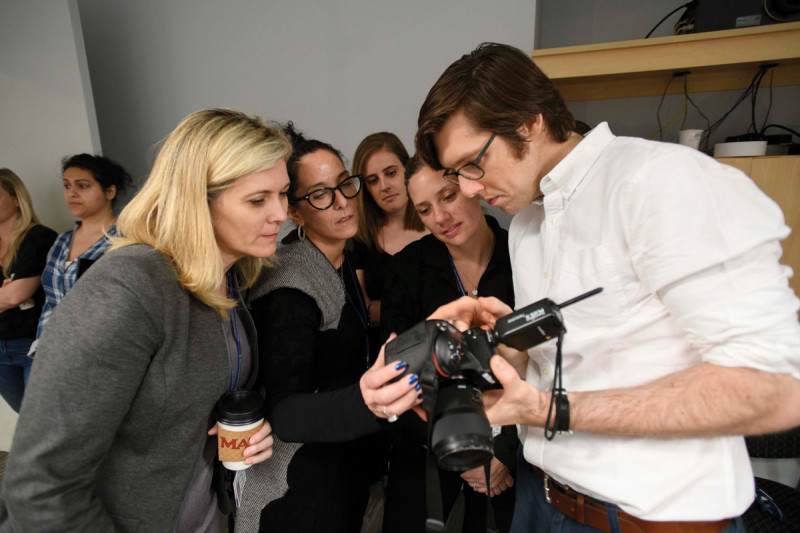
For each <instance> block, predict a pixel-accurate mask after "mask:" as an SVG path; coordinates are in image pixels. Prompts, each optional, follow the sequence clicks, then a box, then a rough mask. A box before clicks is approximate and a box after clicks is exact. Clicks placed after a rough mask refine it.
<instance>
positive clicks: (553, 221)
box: [550, 218, 558, 226]
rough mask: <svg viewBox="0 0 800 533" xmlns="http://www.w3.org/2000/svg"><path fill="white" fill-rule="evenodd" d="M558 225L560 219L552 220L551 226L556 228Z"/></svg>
mask: <svg viewBox="0 0 800 533" xmlns="http://www.w3.org/2000/svg"><path fill="white" fill-rule="evenodd" d="M556 224H558V219H555V218H551V219H550V225H552V226H555V225H556Z"/></svg>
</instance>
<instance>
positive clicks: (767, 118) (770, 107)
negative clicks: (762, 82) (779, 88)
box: [759, 69, 775, 135]
mask: <svg viewBox="0 0 800 533" xmlns="http://www.w3.org/2000/svg"><path fill="white" fill-rule="evenodd" d="M774 78H775V69H772V70H770V71H769V105H768V106H767V113H766V115H764V122H763V123H762V124H761V131H760V132H759V133H761V135H764V128H765V127H766V125H767V120H769V113H770V111H772V81H773V79H774Z"/></svg>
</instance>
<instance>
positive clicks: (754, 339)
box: [509, 123, 800, 521]
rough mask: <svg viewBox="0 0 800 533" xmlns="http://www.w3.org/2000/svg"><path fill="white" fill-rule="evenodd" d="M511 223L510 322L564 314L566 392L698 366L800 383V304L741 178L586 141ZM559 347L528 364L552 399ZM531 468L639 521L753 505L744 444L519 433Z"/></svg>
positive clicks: (783, 232) (770, 207)
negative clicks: (526, 313) (515, 317)
mask: <svg viewBox="0 0 800 533" xmlns="http://www.w3.org/2000/svg"><path fill="white" fill-rule="evenodd" d="M541 190H542V192H543V193H544V198H543V199H542V200H541V201H537V202H534V203H532V204H531V205H530V206H528V207H527V208H526V209H524V210H523V211H522V212H520V213H519V214H518V215H517V216H516V217H514V220H513V221H512V223H511V227H510V232H509V248H510V255H511V261H512V269H513V275H514V290H515V295H516V302H517V306H518V307H523V306H525V305H527V304H530V303H532V302H535V301H537V300H540V299H542V298H545V297H547V298H551V299H552V300H554V301H555V302H556V303H559V302H563V301H565V300H567V299H569V298H572V297H574V296H577V295H579V294H581V293H584V292H586V291H589V290H591V289H594V288H596V287H602V288H603V292H602V293H600V294H598V295H596V296H592V297H591V298H588V299H586V300H584V301H582V302H579V303H576V304H575V305H573V306H570V307H568V308H566V309H564V311H563V315H564V321H565V325H566V328H567V334H566V337H565V341H564V348H563V366H562V368H563V384H564V388H565V389H566V390H567V391H591V390H606V389H612V388H625V387H634V386H638V385H642V384H645V383H648V382H651V381H654V380H656V379H658V378H661V377H663V376H666V375H669V374H672V373H675V372H679V371H681V370H684V369H687V368H690V367H692V366H695V365H698V364H700V363H702V362H708V363H713V364H717V365H721V366H726V367H748V368H755V369H758V370H764V371H768V372H777V373H786V374H792V375H794V376H795V377H797V378H800V325H798V321H797V310H798V307H800V306H799V305H798V300H797V298H796V296H795V295H794V292H793V291H792V289H791V288H789V286H788V278H789V277H790V276H791V269H789V268H788V267H785V266H782V265H780V264H779V263H778V259H779V258H780V254H781V248H780V244H779V240H780V239H783V238H785V237H786V236H787V235H788V233H789V229H788V228H787V227H786V226H785V225H784V222H783V215H782V213H781V211H780V208H779V207H778V206H777V205H776V204H775V203H774V202H773V201H772V200H770V199H769V198H768V197H766V196H765V195H764V194H763V193H762V192H761V191H760V190H759V189H758V188H757V187H756V186H755V184H754V183H753V182H752V181H751V180H750V179H749V178H748V177H747V176H746V175H744V174H743V173H742V172H740V171H738V170H736V169H734V168H732V167H729V166H726V165H722V164H720V163H718V162H716V161H714V160H713V159H712V158H710V157H708V156H706V155H704V154H702V153H700V152H698V151H697V150H693V149H691V148H687V147H684V146H680V145H675V144H668V143H658V142H652V141H646V140H643V139H636V138H626V137H615V136H614V135H613V134H612V133H611V131H610V130H609V128H608V126H607V124H605V123H603V124H601V125H599V126H597V127H596V128H595V129H594V130H592V131H591V132H590V133H589V134H588V135H587V137H586V138H584V139H583V140H582V141H581V142H580V143H579V144H578V145H577V147H576V148H575V149H573V150H572V152H570V153H569V154H568V155H567V157H565V158H564V159H563V160H562V161H560V162H559V163H558V165H556V167H555V168H554V169H553V170H552V171H551V172H550V173H549V174H548V175H547V176H545V177H544V178H543V179H542V181H541ZM555 352H556V347H555V342H553V341H551V342H549V343H546V344H543V345H540V346H538V347H534V348H532V349H531V350H530V351H529V354H530V360H529V364H528V371H527V381H528V382H530V383H531V384H533V385H534V386H536V387H537V388H538V389H540V390H550V389H551V388H552V381H553V364H554V361H555ZM520 440H521V441H522V442H523V443H524V454H525V458H526V459H527V460H528V461H529V462H530V463H532V464H535V465H538V466H540V467H541V468H542V469H543V470H545V471H546V472H548V473H549V474H551V475H552V476H553V477H554V478H555V479H557V480H558V481H560V482H562V483H565V484H567V485H569V486H570V487H572V488H574V489H575V490H577V491H579V492H583V493H585V494H587V495H589V496H592V497H595V498H598V499H601V500H605V501H609V502H613V503H616V504H617V505H619V506H620V507H621V508H622V509H623V510H624V511H626V512H628V513H630V514H632V515H635V516H638V517H640V518H643V519H646V520H659V521H664V520H687V521H688V520H718V519H722V518H728V517H733V516H738V515H740V514H742V513H743V512H744V511H745V510H746V509H747V507H748V506H749V504H750V503H751V501H752V500H753V474H752V472H751V469H750V462H749V458H748V455H747V450H746V448H745V445H744V439H743V438H742V437H714V438H681V439H678V438H674V439H655V438H639V437H620V436H606V435H596V434H586V433H580V432H575V433H573V434H571V435H570V434H559V435H556V437H555V439H554V440H552V441H547V440H546V439H545V438H544V436H543V431H542V429H541V428H532V427H523V428H521V432H520Z"/></svg>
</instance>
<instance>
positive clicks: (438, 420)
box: [384, 298, 566, 471]
mask: <svg viewBox="0 0 800 533" xmlns="http://www.w3.org/2000/svg"><path fill="white" fill-rule="evenodd" d="M564 332H566V328H564V322H563V318H562V316H561V312H560V310H559V306H558V305H556V304H555V303H554V302H553V301H552V300H549V299H547V298H545V299H543V300H540V301H538V302H536V303H533V304H531V305H529V306H526V307H524V308H522V309H520V310H519V311H515V312H513V313H510V314H509V315H506V316H505V317H503V318H501V319H499V320H498V321H497V323H496V324H495V327H494V329H492V330H484V329H480V328H473V329H470V330H467V331H464V332H461V331H459V330H458V329H456V328H455V327H453V326H452V325H451V324H450V323H448V322H446V321H444V320H427V321H424V322H420V323H419V324H417V325H415V326H414V327H412V328H411V329H409V330H408V331H406V332H404V333H403V334H401V335H400V336H398V337H397V338H396V339H394V340H392V341H391V342H389V343H388V344H387V345H386V348H385V352H384V355H385V360H386V363H387V364H390V363H395V362H399V361H405V362H406V364H407V365H408V366H407V367H406V371H405V373H404V375H408V374H417V375H418V376H419V378H420V383H421V385H422V394H423V397H422V406H423V408H424V409H425V411H426V413H427V414H428V427H429V430H428V433H429V442H428V445H429V449H430V450H431V451H432V452H433V453H434V454H435V455H436V458H437V461H438V463H439V466H440V467H441V468H443V469H445V470H453V471H465V470H469V469H471V468H475V467H477V466H481V465H483V464H485V463H487V462H489V461H490V460H491V459H492V456H493V455H494V453H493V439H492V429H491V427H490V426H489V420H488V419H487V418H486V414H485V412H484V408H483V394H482V392H483V391H485V390H489V389H497V388H501V386H500V384H499V382H498V381H497V379H496V378H495V376H494V374H493V373H492V370H491V367H490V366H489V361H490V359H491V358H492V356H493V355H494V354H495V353H497V345H498V344H500V343H503V344H506V345H507V346H510V347H512V348H515V349H517V350H527V349H529V348H532V347H533V346H536V345H538V344H541V343H543V342H546V341H548V340H550V339H552V338H556V337H558V335H559V334H561V333H564ZM401 377H402V376H401Z"/></svg>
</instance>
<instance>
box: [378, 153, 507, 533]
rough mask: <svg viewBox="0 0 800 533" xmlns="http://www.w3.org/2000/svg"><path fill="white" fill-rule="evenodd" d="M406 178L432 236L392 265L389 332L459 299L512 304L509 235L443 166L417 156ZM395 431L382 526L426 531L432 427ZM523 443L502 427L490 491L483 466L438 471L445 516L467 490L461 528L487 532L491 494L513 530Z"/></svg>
mask: <svg viewBox="0 0 800 533" xmlns="http://www.w3.org/2000/svg"><path fill="white" fill-rule="evenodd" d="M406 183H407V186H408V193H409V197H410V198H411V201H412V202H413V203H414V207H415V208H416V210H417V213H418V214H419V216H420V218H421V219H422V221H423V223H424V224H425V226H426V227H427V228H428V229H429V230H430V231H431V235H428V236H426V237H423V238H422V239H420V240H419V241H417V242H415V243H412V244H410V245H409V246H407V247H406V248H405V249H404V250H403V251H402V252H400V253H398V254H397V255H395V256H394V257H393V258H392V260H391V261H390V263H389V268H388V271H387V273H386V282H385V286H384V293H383V302H382V307H383V319H382V323H381V329H382V331H383V333H384V335H385V336H388V334H389V333H390V332H396V333H402V332H403V331H405V330H407V329H408V328H410V327H411V326H413V325H414V324H416V323H418V322H420V321H421V320H424V319H425V318H426V317H428V316H429V315H430V314H431V313H433V312H434V311H435V310H436V309H437V308H438V307H440V306H441V305H444V304H446V303H448V302H451V301H453V300H455V299H457V298H459V297H460V296H472V297H477V296H495V297H497V298H499V299H500V300H502V301H503V302H505V303H506V304H508V305H510V306H512V307H513V305H514V292H513V285H512V280H511V264H510V261H509V257H508V232H506V231H505V230H503V229H501V228H500V227H499V225H498V224H497V221H495V220H494V219H493V218H491V217H485V216H484V214H483V212H482V210H481V207H480V203H479V199H478V198H467V197H466V196H464V195H463V194H462V193H461V190H460V189H459V186H458V184H457V183H451V182H449V181H447V180H446V179H444V177H443V173H442V172H441V171H434V170H432V169H431V168H430V167H427V166H425V165H424V164H422V163H421V162H420V161H419V159H417V158H416V156H415V157H414V158H412V159H411V161H410V162H409V164H408V167H407V169H406ZM393 429H394V431H393V432H392V436H393V438H394V447H393V449H392V453H391V456H390V467H389V484H388V487H387V495H386V507H385V514H384V522H383V531H384V533H394V532H397V533H400V532H403V533H407V532H417V531H418V532H422V531H424V524H425V518H426V516H425V514H426V505H425V454H426V449H425V448H424V445H425V438H426V424H425V422H423V421H422V420H421V419H420V418H419V417H418V416H417V415H416V414H414V413H408V414H405V415H403V416H401V417H400V421H399V422H398V424H397V427H395V428H393ZM495 431H496V432H497V431H500V429H499V428H498V429H496V430H495ZM518 446H519V440H518V438H517V432H516V428H515V427H513V426H508V427H504V428H502V431H500V432H499V434H496V436H495V458H493V459H492V463H491V470H492V474H491V478H490V486H489V487H488V490H487V487H486V481H485V474H484V471H483V467H480V468H475V469H472V470H469V471H467V472H464V473H462V474H461V475H459V474H458V473H455V472H447V471H441V470H440V472H439V477H440V482H441V489H442V500H443V504H444V512H445V516H447V514H448V513H449V512H450V509H451V507H452V506H453V503H454V501H455V499H456V497H457V496H458V493H459V491H461V490H463V491H464V496H465V500H466V511H465V517H464V529H463V531H470V532H472V531H475V532H478V531H481V532H482V533H483V532H485V531H486V529H485V523H486V519H485V511H486V503H485V499H484V497H483V496H481V495H480V494H479V493H481V494H487V493H488V494H490V495H491V496H492V507H493V510H494V514H495V520H496V522H497V525H498V527H499V528H500V530H501V531H508V528H509V527H510V525H511V518H512V516H513V509H514V490H513V488H512V486H513V484H514V479H513V477H512V475H511V472H513V471H514V469H515V467H516V450H517V447H518Z"/></svg>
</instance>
